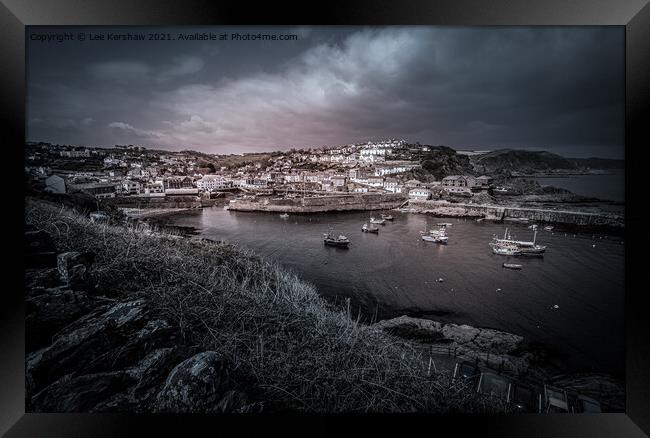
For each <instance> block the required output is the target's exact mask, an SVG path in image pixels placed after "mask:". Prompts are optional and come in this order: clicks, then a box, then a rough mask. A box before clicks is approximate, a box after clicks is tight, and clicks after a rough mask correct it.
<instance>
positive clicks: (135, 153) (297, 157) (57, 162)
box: [25, 140, 491, 200]
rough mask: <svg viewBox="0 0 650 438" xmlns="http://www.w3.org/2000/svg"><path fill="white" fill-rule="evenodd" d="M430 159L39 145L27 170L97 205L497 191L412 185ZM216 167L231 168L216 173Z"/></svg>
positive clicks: (393, 151) (393, 153) (417, 150)
mask: <svg viewBox="0 0 650 438" xmlns="http://www.w3.org/2000/svg"><path fill="white" fill-rule="evenodd" d="M426 152H429V147H428V146H421V145H419V144H417V143H416V144H409V143H407V142H406V141H405V140H384V141H377V142H372V141H369V142H367V143H362V144H350V145H347V146H344V147H333V148H327V147H323V148H319V149H306V150H295V149H292V150H290V151H287V152H274V153H264V154H262V153H250V154H240V155H226V156H220V155H206V154H201V153H197V152H193V151H184V152H168V151H159V150H152V149H145V148H143V147H139V146H132V145H129V146H115V147H114V148H105V149H104V148H88V147H72V146H59V145H52V144H49V143H36V142H31V143H27V153H26V169H25V170H26V172H27V173H28V174H29V175H30V176H31V177H32V178H34V179H35V180H36V181H38V184H39V185H41V186H42V187H44V189H45V190H46V191H49V192H53V193H71V192H84V193H87V194H90V195H93V196H95V197H97V198H115V197H124V198H126V197H137V198H140V199H143V198H147V197H149V198H152V197H158V198H164V197H168V198H169V197H174V196H192V195H194V196H201V197H204V198H206V197H207V198H210V196H214V194H218V193H222V192H237V193H239V194H240V195H241V196H254V195H256V194H257V195H263V194H265V193H271V192H273V191H275V193H276V194H277V193H279V192H283V193H282V195H283V196H286V197H296V196H302V197H304V196H311V197H314V196H323V195H332V194H336V193H398V194H402V195H403V196H405V197H408V198H410V199H424V200H426V199H431V198H432V197H435V195H436V194H438V195H439V194H440V193H441V192H440V191H441V190H444V191H446V192H447V193H449V194H451V193H453V194H456V195H459V196H471V195H472V194H473V193H476V192H481V191H486V190H488V189H489V188H490V185H491V178H490V177H488V176H479V177H474V176H469V175H449V176H446V177H444V178H443V179H442V180H440V181H431V180H429V181H427V182H422V181H419V180H417V179H413V178H409V175H410V174H412V172H410V171H412V170H415V169H417V168H419V167H420V160H419V157H420V156H421V154H422V153H426ZM260 157H262V158H260ZM233 158H234V159H233ZM214 163H228V165H224V166H219V168H216V166H215V165H214Z"/></svg>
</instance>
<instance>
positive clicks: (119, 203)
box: [102, 195, 204, 208]
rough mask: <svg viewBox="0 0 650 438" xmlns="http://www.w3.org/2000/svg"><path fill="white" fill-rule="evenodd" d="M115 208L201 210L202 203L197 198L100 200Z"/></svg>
mask: <svg viewBox="0 0 650 438" xmlns="http://www.w3.org/2000/svg"><path fill="white" fill-rule="evenodd" d="M102 202H103V203H107V204H108V203H109V204H112V205H115V206H116V207H126V208H201V207H203V206H204V205H203V202H204V201H202V200H201V198H200V197H199V196H179V195H174V196H123V197H118V198H105V199H102Z"/></svg>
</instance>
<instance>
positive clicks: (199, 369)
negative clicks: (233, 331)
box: [155, 351, 234, 413]
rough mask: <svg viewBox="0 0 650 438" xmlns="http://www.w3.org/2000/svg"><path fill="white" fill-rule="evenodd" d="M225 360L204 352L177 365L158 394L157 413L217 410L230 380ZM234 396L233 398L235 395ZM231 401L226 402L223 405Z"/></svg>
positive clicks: (214, 354) (213, 353)
mask: <svg viewBox="0 0 650 438" xmlns="http://www.w3.org/2000/svg"><path fill="white" fill-rule="evenodd" d="M228 374H229V373H228V366H227V362H226V360H225V359H224V357H223V356H222V355H221V354H219V353H217V352H215V351H204V352H203V353H199V354H197V355H195V356H193V357H191V358H189V359H187V360H185V361H183V362H181V363H180V364H178V365H177V366H176V367H175V368H174V369H173V370H172V372H171V373H169V376H168V377H167V380H166V381H165V385H164V386H163V388H162V390H161V391H160V392H159V393H158V396H157V403H156V408H155V410H156V411H158V412H178V413H181V412H186V413H206V412H216V411H218V408H217V406H218V404H219V402H220V401H221V400H222V398H223V396H224V393H225V392H226V390H227V388H228V386H229V383H230V378H229V375H228ZM233 397H234V396H233ZM225 405H228V402H224V406H225Z"/></svg>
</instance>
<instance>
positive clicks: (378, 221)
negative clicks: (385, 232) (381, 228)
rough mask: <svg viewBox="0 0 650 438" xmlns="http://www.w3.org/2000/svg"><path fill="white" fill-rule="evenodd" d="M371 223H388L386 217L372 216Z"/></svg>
mask: <svg viewBox="0 0 650 438" xmlns="http://www.w3.org/2000/svg"><path fill="white" fill-rule="evenodd" d="M370 223H371V224H379V225H386V219H377V218H374V217H371V218H370Z"/></svg>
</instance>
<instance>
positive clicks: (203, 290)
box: [26, 201, 505, 412]
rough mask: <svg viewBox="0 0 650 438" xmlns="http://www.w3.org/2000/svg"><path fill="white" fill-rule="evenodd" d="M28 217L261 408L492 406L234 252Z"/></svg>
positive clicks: (34, 209)
mask: <svg viewBox="0 0 650 438" xmlns="http://www.w3.org/2000/svg"><path fill="white" fill-rule="evenodd" d="M26 221H27V222H28V223H30V224H32V225H34V226H36V227H37V228H39V229H44V230H46V231H48V232H49V233H51V234H52V236H53V237H54V239H55V241H56V243H57V246H58V247H59V248H60V249H63V250H75V251H92V252H94V253H95V254H96V262H95V268H94V276H95V278H96V280H97V283H98V285H99V288H100V289H101V290H102V291H103V292H104V293H106V294H108V295H112V296H118V297H119V296H128V297H133V296H138V297H144V298H146V299H148V302H149V303H150V304H151V306H152V311H153V312H155V313H157V314H158V315H160V317H163V318H167V319H168V320H169V321H170V322H172V323H173V324H176V325H177V326H178V327H179V328H180V330H181V333H182V341H181V342H183V343H185V344H187V345H191V346H197V347H198V348H199V349H202V350H216V351H219V352H221V353H223V354H224V355H226V356H227V357H228V358H229V359H230V361H231V363H232V365H233V367H234V368H235V369H236V371H237V373H238V375H241V376H246V378H245V379H244V381H245V385H246V386H247V392H249V393H250V394H251V395H252V396H253V397H255V398H257V399H259V400H264V401H265V403H266V405H267V407H268V409H269V410H286V409H289V410H305V411H314V412H495V411H503V410H504V409H505V408H504V406H502V405H500V404H499V403H496V402H494V401H490V400H486V399H484V398H481V397H480V396H478V395H477V394H476V393H474V392H473V391H471V390H470V389H469V388H467V387H464V386H463V384H461V383H453V382H452V381H451V378H450V376H449V374H448V373H446V372H438V373H433V374H432V375H428V373H427V368H428V367H427V365H428V361H429V358H428V357H423V356H422V353H421V352H420V351H419V350H418V349H417V348H415V347H413V346H411V345H410V344H408V343H406V342H402V341H400V340H398V339H397V338H394V337H391V336H389V335H387V334H384V333H382V332H378V331H376V330H373V329H372V328H371V327H369V326H366V325H363V324H361V323H360V322H359V321H358V319H356V320H355V319H354V318H352V317H350V315H349V314H348V313H346V312H345V311H344V310H341V309H337V308H334V307H333V306H332V305H331V304H328V303H327V302H326V301H325V300H324V299H323V298H321V297H320V296H319V295H318V293H317V291H316V290H315V288H314V287H313V286H312V285H310V284H308V283H306V282H304V281H302V280H300V279H299V278H297V277H296V276H295V275H293V274H290V273H288V272H286V271H285V270H283V269H281V268H280V267H278V266H277V265H275V264H273V263H270V262H268V261H264V260H261V259H260V258H258V257H256V256H255V255H253V254H251V253H250V252H247V251H244V250H242V249H239V248H236V247H233V246H230V245H225V244H219V243H213V242H205V241H198V242H197V241H190V240H189V239H186V238H179V237H178V236H173V235H171V234H169V233H164V232H151V230H148V229H143V228H142V227H141V226H130V227H122V226H111V225H98V224H95V223H91V222H89V221H88V220H87V219H86V218H85V217H84V216H83V215H81V214H78V213H76V212H74V211H72V210H69V209H64V208H61V207H56V206H55V205H52V204H47V203H43V202H33V201H32V202H28V203H27V205H26Z"/></svg>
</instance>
